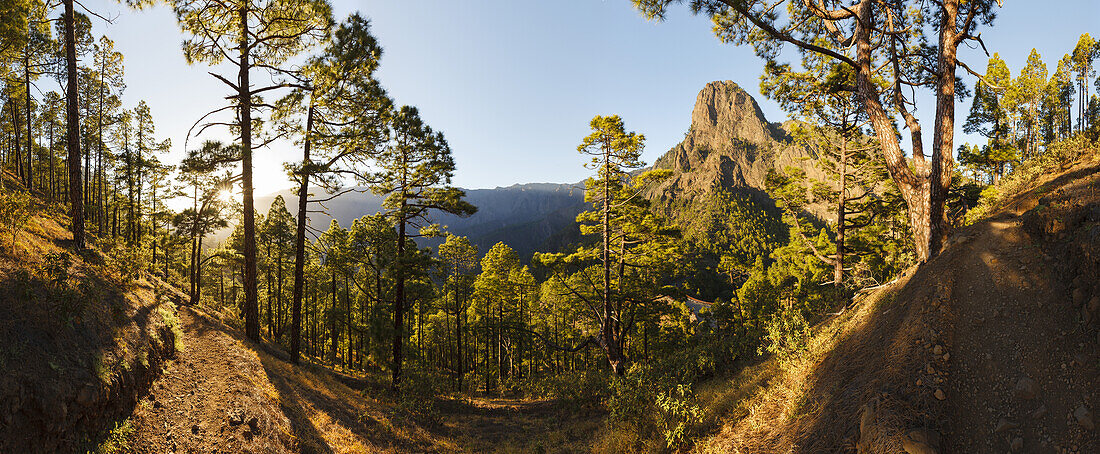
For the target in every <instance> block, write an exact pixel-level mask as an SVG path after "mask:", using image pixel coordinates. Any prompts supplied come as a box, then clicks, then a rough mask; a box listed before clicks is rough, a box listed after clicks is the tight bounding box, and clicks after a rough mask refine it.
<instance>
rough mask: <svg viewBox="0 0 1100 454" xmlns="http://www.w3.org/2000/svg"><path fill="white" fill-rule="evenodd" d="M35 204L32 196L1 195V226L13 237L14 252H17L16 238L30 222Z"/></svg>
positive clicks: (12, 246)
mask: <svg viewBox="0 0 1100 454" xmlns="http://www.w3.org/2000/svg"><path fill="white" fill-rule="evenodd" d="M33 202H34V200H33V199H32V198H31V196H29V195H27V194H26V193H23V192H19V191H8V192H4V193H3V194H0V224H3V225H4V228H5V229H6V230H7V231H8V234H9V235H11V250H12V252H14V251H15V237H16V236H17V235H18V234H19V232H21V231H23V228H24V227H26V225H27V222H28V221H30V218H31V214H32V213H33V210H32V207H33Z"/></svg>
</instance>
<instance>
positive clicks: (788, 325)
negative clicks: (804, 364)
mask: <svg viewBox="0 0 1100 454" xmlns="http://www.w3.org/2000/svg"><path fill="white" fill-rule="evenodd" d="M764 330H765V333H766V340H767V341H766V342H765V344H764V348H765V349H766V350H767V351H768V353H771V354H773V355H775V357H776V358H777V359H778V360H779V361H780V362H788V361H790V360H792V359H795V358H798V357H799V356H801V355H802V353H803V352H805V351H806V348H807V345H808V344H809V341H810V324H809V322H807V321H806V317H803V316H802V313H801V312H800V311H785V312H780V313H777V314H775V315H774V316H772V317H771V318H770V319H769V320H768V321H767V322H766V323H765V325H764Z"/></svg>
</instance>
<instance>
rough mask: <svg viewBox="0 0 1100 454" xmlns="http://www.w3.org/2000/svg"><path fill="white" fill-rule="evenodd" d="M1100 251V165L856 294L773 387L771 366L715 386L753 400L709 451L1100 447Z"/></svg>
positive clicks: (707, 445)
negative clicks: (1099, 423) (763, 375)
mask: <svg viewBox="0 0 1100 454" xmlns="http://www.w3.org/2000/svg"><path fill="white" fill-rule="evenodd" d="M1040 174H1041V175H1042V173H1040ZM1098 257H1100V164H1098V162H1097V161H1096V159H1095V156H1094V157H1093V158H1092V161H1091V162H1085V163H1083V164H1080V165H1078V166H1077V167H1075V168H1072V169H1070V170H1068V171H1066V172H1063V173H1058V172H1052V173H1050V174H1046V175H1043V176H1042V177H1041V178H1039V179H1038V180H1036V181H1034V182H1032V183H1031V184H1029V185H1028V186H1027V187H1026V188H1025V190H1024V191H1022V192H1021V193H1020V194H1019V195H1017V196H1015V197H1012V198H1010V199H1008V200H1007V201H1006V202H1005V203H1003V204H1002V205H1001V207H1000V208H999V210H998V211H996V212H995V213H994V214H993V215H992V216H990V217H989V218H987V219H985V220H981V221H979V222H977V223H975V224H974V225H971V226H969V227H965V228H962V229H960V230H959V231H957V232H956V233H955V234H954V235H953V236H952V238H951V240H950V244H949V245H948V247H947V249H946V250H945V251H944V252H943V253H941V254H940V255H939V256H937V257H935V258H934V259H933V260H932V261H931V262H929V263H927V264H926V265H924V266H921V267H919V268H915V269H911V270H909V271H908V272H907V273H905V274H904V275H903V276H902V277H900V278H899V280H898V281H897V282H895V283H893V284H892V285H889V286H887V287H885V288H882V289H879V290H876V291H875V292H872V293H870V294H864V295H862V296H857V298H856V300H855V302H854V303H853V305H852V306H850V307H849V308H847V309H846V310H841V311H840V312H839V313H838V314H833V317H832V318H830V319H828V320H826V321H825V322H823V323H822V324H820V325H819V326H818V327H817V328H816V334H815V336H814V337H813V339H812V340H811V341H810V344H809V348H808V350H807V352H806V353H805V354H804V355H803V356H802V357H801V358H800V359H797V360H794V361H792V362H790V363H777V362H776V360H769V361H768V362H767V363H766V364H765V365H764V366H761V367H763V368H764V370H771V371H772V372H771V373H774V374H775V376H774V378H772V379H770V380H767V379H766V380H764V381H763V383H761V381H760V380H752V379H751V377H752V376H753V374H759V373H760V372H759V371H760V370H761V369H760V368H759V367H758V368H750V369H748V370H746V371H745V372H743V373H742V374H741V376H739V377H736V378H734V379H733V380H731V381H730V382H729V385H721V384H719V385H714V384H712V385H711V386H710V387H709V389H710V391H709V394H710V396H711V397H710V399H711V400H712V401H713V400H721V398H722V396H726V395H744V396H751V397H749V398H748V399H747V400H744V401H739V402H737V403H736V404H734V405H733V408H732V409H731V410H730V411H728V412H727V413H725V416H723V417H722V418H723V419H722V420H723V421H724V423H722V428H721V430H720V431H718V432H717V433H715V434H713V435H711V436H710V437H709V438H707V439H705V440H703V441H701V442H700V443H698V444H697V449H698V450H700V451H706V452H711V451H718V452H761V453H762V452H778V451H783V452H853V451H854V452H860V453H885V452H891V453H897V452H907V453H934V452H1007V451H1013V452H1017V451H1019V452H1059V453H1064V452H1070V453H1085V452H1100V434H1098V433H1097V431H1096V427H1095V424H1096V416H1095V415H1096V411H1097V410H1098V409H1100V396H1097V394H1096V389H1097V388H1096V385H1097V383H1100V357H1098V356H1097V354H1098V353H1097V352H1098V351H1100V333H1098V329H1097V328H1098V326H1100V286H1098V285H1097V283H1098V280H1097V278H1096V277H1097V276H1100V260H1098ZM711 405H712V406H713V405H716V404H714V403H713V402H712V404H711Z"/></svg>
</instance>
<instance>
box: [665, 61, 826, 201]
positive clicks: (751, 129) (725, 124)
mask: <svg viewBox="0 0 1100 454" xmlns="http://www.w3.org/2000/svg"><path fill="white" fill-rule="evenodd" d="M806 157H809V154H808V153H807V151H806V150H805V149H804V148H803V147H800V146H796V145H793V144H792V143H791V142H790V140H789V139H788V136H787V132H786V130H785V129H784V126H783V125H780V124H778V123H769V122H768V120H767V119H766V118H764V114H763V113H762V112H761V111H760V106H759V105H757V104H756V100H755V99H753V97H752V95H750V94H749V93H748V92H746V91H745V90H743V89H742V88H741V87H739V86H738V85H737V84H736V83H734V82H731V81H728V80H727V81H715V82H711V83H708V84H707V85H706V86H705V87H703V89H702V90H701V91H700V92H699V95H698V96H697V97H696V99H695V108H694V109H693V110H692V112H691V128H690V129H689V130H688V132H687V134H685V136H684V141H683V142H680V143H679V144H678V145H676V146H674V147H672V149H671V150H669V151H668V152H667V153H665V154H664V156H661V157H660V158H658V159H657V162H655V163H654V165H653V166H654V167H655V168H662V169H670V170H672V172H673V175H672V177H671V178H669V179H668V180H665V181H663V182H662V183H661V184H660V185H657V186H655V187H653V188H650V190H649V192H648V193H647V194H646V195H647V196H648V197H649V198H650V199H651V200H655V201H658V202H661V201H664V202H667V201H671V200H676V199H683V198H691V197H694V196H696V195H701V194H706V193H708V192H710V191H713V190H715V189H724V190H729V191H735V192H749V193H753V194H759V195H763V194H762V193H761V191H763V189H764V178H765V176H766V175H767V172H768V170H769V169H773V168H779V169H781V168H783V167H786V166H796V167H800V168H803V169H804V170H806V172H807V174H808V175H810V176H818V175H819V174H820V171H818V170H817V169H815V168H814V167H813V165H812V164H811V163H810V162H809V161H808V160H806V159H804V158H806Z"/></svg>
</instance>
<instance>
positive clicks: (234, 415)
mask: <svg viewBox="0 0 1100 454" xmlns="http://www.w3.org/2000/svg"><path fill="white" fill-rule="evenodd" d="M243 423H244V412H243V411H241V410H233V411H231V412H229V425H230V426H239V425H241V424H243Z"/></svg>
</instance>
